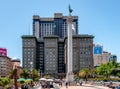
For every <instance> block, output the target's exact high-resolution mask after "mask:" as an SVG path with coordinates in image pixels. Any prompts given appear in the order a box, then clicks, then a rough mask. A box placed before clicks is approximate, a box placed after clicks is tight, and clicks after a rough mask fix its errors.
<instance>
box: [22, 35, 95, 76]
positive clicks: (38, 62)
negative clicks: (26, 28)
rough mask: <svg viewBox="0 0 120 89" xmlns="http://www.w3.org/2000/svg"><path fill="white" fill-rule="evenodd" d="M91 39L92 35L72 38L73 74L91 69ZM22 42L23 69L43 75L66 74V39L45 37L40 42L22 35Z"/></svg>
mask: <svg viewBox="0 0 120 89" xmlns="http://www.w3.org/2000/svg"><path fill="white" fill-rule="evenodd" d="M93 38H94V37H93V36H92V35H74V36H73V65H72V66H73V72H74V73H77V72H78V71H79V70H81V69H82V68H93ZM22 41H23V45H22V50H23V68H27V69H28V70H31V69H32V68H36V69H38V70H40V72H41V73H43V74H53V73H54V74H57V75H59V74H61V73H66V70H67V69H66V65H67V37H66V38H65V39H59V37H58V36H46V37H44V39H43V40H41V39H36V37H35V36H31V35H23V36H22ZM26 44H27V45H26ZM28 44H29V45H28Z"/></svg>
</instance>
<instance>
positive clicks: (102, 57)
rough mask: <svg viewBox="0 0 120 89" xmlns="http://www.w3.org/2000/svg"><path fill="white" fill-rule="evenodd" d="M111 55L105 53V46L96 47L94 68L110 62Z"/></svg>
mask: <svg viewBox="0 0 120 89" xmlns="http://www.w3.org/2000/svg"><path fill="white" fill-rule="evenodd" d="M110 56H111V53H109V52H106V51H103V46H101V45H95V46H94V67H96V66H99V65H101V64H104V63H107V62H109V59H110Z"/></svg>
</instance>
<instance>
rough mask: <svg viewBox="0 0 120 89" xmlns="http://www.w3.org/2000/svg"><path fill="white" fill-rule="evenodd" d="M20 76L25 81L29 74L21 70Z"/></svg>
mask: <svg viewBox="0 0 120 89" xmlns="http://www.w3.org/2000/svg"><path fill="white" fill-rule="evenodd" d="M20 76H21V77H22V78H25V79H26V78H29V72H28V71H27V70H26V69H23V70H22V71H21V73H20Z"/></svg>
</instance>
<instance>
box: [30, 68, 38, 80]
mask: <svg viewBox="0 0 120 89" xmlns="http://www.w3.org/2000/svg"><path fill="white" fill-rule="evenodd" d="M31 75H32V79H33V80H34V81H35V80H36V79H38V77H39V74H38V71H37V70H36V69H32V71H31Z"/></svg>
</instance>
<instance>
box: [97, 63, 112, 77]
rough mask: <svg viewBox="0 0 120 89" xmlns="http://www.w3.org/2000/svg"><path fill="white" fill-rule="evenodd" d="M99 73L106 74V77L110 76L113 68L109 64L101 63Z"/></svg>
mask: <svg viewBox="0 0 120 89" xmlns="http://www.w3.org/2000/svg"><path fill="white" fill-rule="evenodd" d="M97 71H98V74H99V75H103V76H105V78H109V76H110V74H111V72H112V70H111V67H110V66H109V65H107V64H101V65H100V66H99V67H98V68H97Z"/></svg>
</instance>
